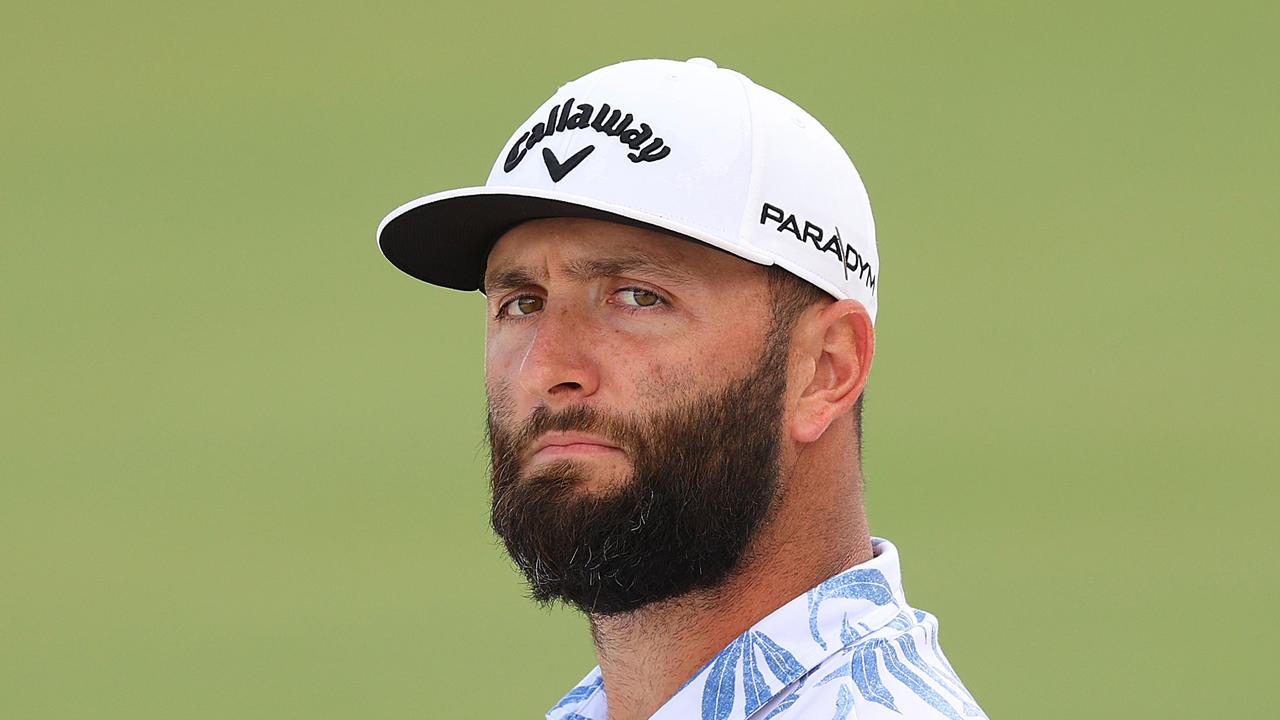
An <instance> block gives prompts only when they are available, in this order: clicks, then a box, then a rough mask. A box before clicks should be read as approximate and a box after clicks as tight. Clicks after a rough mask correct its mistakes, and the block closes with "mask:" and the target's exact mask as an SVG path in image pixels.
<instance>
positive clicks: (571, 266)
mask: <svg viewBox="0 0 1280 720" xmlns="http://www.w3.org/2000/svg"><path fill="white" fill-rule="evenodd" d="M560 270H561V272H562V273H563V274H564V275H565V276H566V277H568V278H569V279H571V280H577V281H585V280H596V279H599V278H605V277H617V276H619V275H630V274H632V273H636V272H640V273H642V274H647V275H656V276H658V277H661V278H662V279H663V280H665V281H668V282H672V283H676V284H683V283H688V282H690V281H691V280H692V279H693V273H691V272H689V271H688V270H687V269H685V268H683V267H681V266H679V265H677V264H676V263H674V262H671V261H668V260H665V259H662V258H657V257H654V256H652V255H646V254H644V253H638V252H637V253H627V254H625V255H614V256H610V257H603V258H592V259H590V260H570V261H569V262H566V263H565V264H564V265H562V266H561V267H560ZM546 280H547V272H546V270H544V269H543V268H536V269H531V268H527V267H512V268H503V269H501V270H495V271H494V272H492V273H490V274H487V275H486V276H485V281H484V288H483V290H484V292H485V294H486V295H488V294H493V293H501V292H505V291H507V290H512V289H514V288H518V287H522V286H524V285H534V284H537V283H540V282H546Z"/></svg>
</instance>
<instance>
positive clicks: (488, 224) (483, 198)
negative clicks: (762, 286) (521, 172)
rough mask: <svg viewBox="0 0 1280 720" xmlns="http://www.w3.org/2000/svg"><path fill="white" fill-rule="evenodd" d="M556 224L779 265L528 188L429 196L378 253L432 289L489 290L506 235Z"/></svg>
mask: <svg viewBox="0 0 1280 720" xmlns="http://www.w3.org/2000/svg"><path fill="white" fill-rule="evenodd" d="M552 217H576V218H590V219H593V220H606V221H609V222H616V223H622V224H626V225H632V226H636V227H642V228H646V229H650V230H657V231H659V232H666V233H674V234H676V235H679V236H682V237H684V238H687V239H691V240H697V241H699V242H703V243H706V244H708V245H711V246H712V247H716V248H719V249H721V250H726V251H728V252H731V253H733V254H734V255H737V256H739V257H742V258H744V259H746V260H750V261H751V262H756V263H760V264H764V265H769V264H772V263H773V262H774V259H773V258H771V257H769V256H767V255H765V254H762V253H757V252H752V251H750V250H748V249H746V248H743V247H740V246H738V245H737V244H736V243H732V242H729V241H726V240H724V239H722V238H717V237H715V236H712V235H709V234H707V233H705V232H702V231H700V230H698V229H696V228H692V227H689V226H686V225H683V224H682V223H678V222H672V221H670V220H668V219H666V218H663V217H661V216H658V215H653V214H650V213H645V212H642V211H637V210H634V209H632V208H620V207H616V206H611V205H609V204H606V203H601V202H600V201H598V200H595V199H594V198H584V197H577V196H573V195H566V194H558V193H551V192H546V191H540V190H535V189H532V188H521V187H500V186H486V187H471V188H462V189H459V190H449V191H446V192H441V193H436V194H434V195H428V196H426V197H424V198H419V199H417V200H414V201H413V202H410V203H406V204H404V205H401V206H400V207H398V208H396V209H395V210H392V211H391V212H390V213H388V214H387V216H386V217H385V218H383V220H382V223H381V224H379V225H378V246H379V247H380V248H381V249H382V254H383V255H386V256H387V259H388V260H390V261H391V263H392V264H393V265H395V266H396V267H397V268H400V269H401V270H402V271H404V272H405V273H408V274H409V275H412V276H413V277H416V278H418V279H419V280H424V281H426V282H429V283H431V284H433V285H441V286H444V287H449V288H455V289H457V290H480V289H483V281H484V271H485V263H486V261H487V259H488V257H489V250H490V249H492V248H493V244H494V243H495V242H497V240H498V238H499V237H501V236H502V234H503V233H505V232H506V231H507V230H510V229H511V228H513V227H515V226H516V225H519V224H520V223H522V222H526V221H528V220H537V219H541V218H552Z"/></svg>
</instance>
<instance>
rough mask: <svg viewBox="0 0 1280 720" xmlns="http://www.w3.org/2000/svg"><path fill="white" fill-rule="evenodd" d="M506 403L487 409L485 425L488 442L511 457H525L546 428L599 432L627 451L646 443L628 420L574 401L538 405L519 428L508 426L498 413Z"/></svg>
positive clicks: (503, 412)
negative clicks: (554, 405)
mask: <svg viewBox="0 0 1280 720" xmlns="http://www.w3.org/2000/svg"><path fill="white" fill-rule="evenodd" d="M507 407H508V406H507V405H506V403H502V402H498V403H494V405H493V407H491V408H490V410H489V415H488V427H489V437H490V446H491V447H501V448H503V449H504V450H505V451H506V454H507V455H509V456H512V457H518V458H525V457H527V456H528V454H529V452H530V450H531V449H532V447H533V444H534V443H535V442H537V440H538V438H539V437H541V436H542V435H544V434H546V433H548V432H583V433H590V434H592V435H598V436H600V437H601V438H603V439H604V440H607V441H608V442H610V443H612V444H613V445H616V446H617V447H619V448H621V449H622V451H623V452H625V453H628V454H630V453H633V452H635V451H637V450H640V449H643V448H644V447H647V445H648V443H647V442H646V441H645V438H644V436H643V434H642V433H641V432H639V431H638V430H637V429H636V428H635V427H634V426H633V425H632V424H631V423H629V422H627V421H626V420H624V419H622V418H619V417H615V416H611V415H607V414H605V413H603V412H600V411H599V410H597V409H595V408H593V407H590V406H587V405H574V406H572V407H568V408H565V409H563V410H551V409H550V408H548V407H546V406H545V405H544V406H539V407H537V408H535V409H534V411H533V412H532V413H530V415H529V418H528V420H526V421H525V422H524V423H523V425H521V426H520V427H518V428H511V426H510V424H507V423H504V422H503V420H502V417H501V416H502V415H504V414H505V413H506V410H507Z"/></svg>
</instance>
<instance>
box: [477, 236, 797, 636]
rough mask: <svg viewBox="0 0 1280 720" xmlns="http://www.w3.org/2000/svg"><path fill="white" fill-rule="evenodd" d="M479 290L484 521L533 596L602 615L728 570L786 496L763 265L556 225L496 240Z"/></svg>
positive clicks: (701, 584) (783, 348) (782, 350)
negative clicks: (484, 322)
mask: <svg viewBox="0 0 1280 720" xmlns="http://www.w3.org/2000/svg"><path fill="white" fill-rule="evenodd" d="M485 291H486V295H487V296H488V303H489V320H488V332H487V340H486V357H485V370H486V389H487V392H488V398H489V442H490V449H491V457H492V466H491V471H492V472H491V480H492V485H493V509H492V521H493V525H494V529H495V531H496V532H497V533H498V534H499V536H500V537H501V538H502V539H503V541H504V543H505V544H506V546H507V549H508V551H509V552H510V553H511V555H512V557H513V559H514V560H515V561H516V563H517V564H518V565H519V566H520V568H521V569H522V570H523V571H524V573H525V575H526V576H527V578H528V580H529V583H530V586H531V588H532V591H533V594H534V597H535V598H537V599H539V600H543V601H549V600H555V599H560V600H564V601H566V602H569V603H571V604H573V605H576V606H577V607H579V608H581V609H582V610H584V611H587V612H593V613H602V614H609V613H618V612H627V611H630V610H634V609H636V608H639V607H641V606H643V605H645V604H648V603H650V602H655V601H659V600H664V599H668V598H672V597H677V596H680V595H683V594H685V593H687V592H689V591H691V590H696V589H700V588H706V587H711V586H714V585H716V584H718V583H719V582H721V581H723V580H724V578H725V577H726V576H727V575H728V574H729V573H731V572H732V571H733V570H734V569H735V568H736V567H738V565H739V563H740V561H741V560H742V556H743V553H744V552H745V550H746V549H747V546H748V544H749V542H750V540H751V539H752V538H753V537H754V536H755V534H756V531H757V530H758V528H759V527H760V525H761V524H762V523H763V522H764V521H765V520H766V519H767V517H768V514H769V510H770V509H771V507H772V506H773V504H774V502H775V498H776V495H777V475H778V462H779V447H780V440H781V418H782V413H783V402H784V395H785V390H786V374H787V342H786V338H785V337H778V336H776V335H775V334H772V333H771V330H772V329H773V328H774V325H773V322H772V320H773V318H772V306H771V299H770V296H769V291H768V286H767V283H766V280H765V275H764V272H763V271H762V269H761V268H760V267H759V266H756V265H753V264H751V263H748V262H746V261H744V260H741V259H738V258H735V257H733V256H731V255H728V254H726V253H722V252H719V251H717V250H713V249H711V248H708V247H705V246H702V245H699V244H697V243H694V242H690V241H686V240H681V239H678V238H674V237H670V236H668V235H664V234H661V233H657V232H652V231H648V230H642V229H638V228H632V227H628V226H624V225H617V224H613V223H606V222H601V221H595V220H583V219H567V218H559V219H548V220H538V221H533V222H529V223H525V224H523V225H521V226H519V227H517V228H515V229H513V230H511V231H510V232H508V233H507V234H506V235H504V236H503V237H502V238H501V239H500V240H499V241H498V243H497V244H496V245H495V246H494V248H493V251H492V252H491V253H490V256H489V262H488V269H487V272H486V275H485Z"/></svg>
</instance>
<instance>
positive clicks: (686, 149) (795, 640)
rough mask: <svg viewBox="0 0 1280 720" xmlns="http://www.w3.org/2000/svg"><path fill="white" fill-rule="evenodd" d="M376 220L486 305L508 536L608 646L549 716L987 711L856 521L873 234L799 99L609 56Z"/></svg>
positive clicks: (427, 272)
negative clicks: (462, 171) (465, 174)
mask: <svg viewBox="0 0 1280 720" xmlns="http://www.w3.org/2000/svg"><path fill="white" fill-rule="evenodd" d="M378 236H379V242H380V245H381V247H382V250H383V252H384V253H385V254H386V256H387V257H388V258H389V259H390V260H391V262H393V263H394V264H395V265H396V266H398V267H399V268H400V269H402V270H404V271H405V272H407V273H409V274H411V275H413V276H415V277H418V278H420V279H423V280H426V281H428V282H432V283H435V284H438V285H443V286H447V287H452V288H458V289H466V290H474V289H480V290H482V291H483V292H484V294H485V295H486V297H487V301H488V320H487V335H486V355H485V380H486V389H487V393H488V400H489V443H490V449H491V457H492V463H491V484H492V490H493V506H492V522H493V527H494V529H495V531H496V532H497V533H498V535H499V536H500V537H501V538H502V540H503V542H504V543H505V544H506V547H507V549H508V551H509V552H510V554H511V556H512V558H513V559H514V560H515V562H516V564H517V565H518V566H519V567H520V569H521V570H522V571H523V572H524V574H525V575H526V577H527V579H528V582H529V584H530V587H531V589H532V591H533V595H534V597H535V598H537V599H538V600H540V601H544V602H551V601H556V600H560V601H564V602H567V603H569V604H571V605H573V606H575V607H577V608H579V609H580V610H582V611H583V612H584V613H585V614H586V615H587V616H588V618H589V620H590V623H591V630H592V637H593V639H594V642H595V646H596V651H597V655H598V658H599V662H600V664H599V667H597V668H596V669H594V670H592V671H591V673H589V674H588V675H587V677H586V678H585V679H584V680H583V681H582V683H580V684H579V685H578V686H577V687H575V688H574V689H573V690H571V691H570V692H569V693H568V694H567V695H566V696H565V697H564V699H563V700H561V701H560V702H559V703H558V704H557V705H556V706H555V707H554V708H552V709H551V710H550V711H549V712H548V713H547V717H548V718H552V719H553V720H581V719H583V718H589V719H592V720H595V719H599V720H604V719H605V718H611V719H612V720H626V719H630V718H645V717H654V718H668V719H669V718H707V719H712V718H714V719H716V720H726V719H729V718H734V719H743V718H753V719H760V718H775V717H776V718H783V719H785V718H811V717H822V718H828V717H834V718H853V717H857V718H880V717H885V718H888V717H894V718H900V717H910V718H936V717H945V718H953V719H959V718H965V717H976V718H981V717H985V715H983V712H982V710H981V709H979V708H978V706H977V703H976V702H975V701H974V700H973V698H972V696H970V694H969V693H968V691H967V690H966V689H965V687H964V685H963V684H962V683H961V682H960V680H959V678H957V677H956V674H955V673H954V672H953V671H952V669H951V666H950V665H949V664H948V663H947V661H946V659H945V658H944V656H943V654H942V651H941V650H940V649H939V646H938V637H937V621H936V620H935V618H933V617H932V616H931V615H928V614H926V613H923V612H920V611H918V610H914V609H912V608H911V607H910V606H909V605H907V602H906V600H905V598H904V596H903V591H902V586H901V580H900V576H899V569H898V555H897V551H896V550H895V548H894V547H893V545H892V544H890V543H889V542H887V541H885V540H881V539H878V538H872V537H871V536H870V534H869V533H868V530H867V522H866V518H865V517H864V514H863V509H862V500H861V491H862V473H861V463H860V457H861V435H862V432H861V406H862V392H863V388H864V386H865V384H866V381H867V374H868V372H869V370H870V367H871V359H872V356H873V353H874V347H875V341H874V332H873V323H874V320H875V313H876V298H877V285H878V281H879V270H880V268H879V260H878V256H877V254H876V245H875V231H874V227H873V225H872V218H871V209H870V205H869V203H868V200H867V196H866V192H865V190H864V189H863V186H862V181H861V180H860V178H859V177H858V174H857V171H856V170H855V169H854V167H853V164H852V163H851V162H850V161H849V158H848V156H847V155H846V154H845V152H844V151H843V150H842V149H841V147H840V145H839V144H838V143H837V142H836V140H835V139H834V138H832V137H831V135H830V134H829V133H828V132H827V131H826V130H825V129H824V128H823V127H822V125H820V124H819V123H818V122H817V121H816V120H815V119H813V118H812V117H811V116H810V115H808V113H806V112H805V111H803V110H801V109H800V108H799V107H797V106H796V105H794V104H793V103H791V102H790V101H788V100H787V99H785V98H783V97H782V96H780V95H777V94H776V93H773V92H771V91H769V90H766V89H764V88H761V87H759V86H757V85H755V84H754V83H752V82H751V81H750V80H749V79H747V78H746V77H744V76H742V75H740V74H738V73H736V72H733V71H730V70H725V69H720V68H717V67H716V66H715V64H714V63H712V62H711V61H709V60H705V59H701V58H696V59H693V60H689V61H688V62H685V63H680V62H673V61H666V60H639V61H632V62H625V63H620V64H617V65H612V66H609V67H605V68H602V69H600V70H597V71H595V72H592V73H590V74H588V75H586V76H584V77H582V78H580V79H578V80H576V81H574V82H571V83H568V84H566V85H564V86H562V87H561V88H560V89H559V90H558V91H557V92H556V93H555V94H554V95H553V96H552V97H551V99H549V100H548V101H547V102H546V103H544V104H543V106H542V107H540V108H539V109H538V110H537V111H535V112H534V114H533V116H532V117H531V118H530V119H529V120H528V121H527V122H526V123H524V124H523V125H521V126H520V127H519V128H517V130H516V132H515V133H514V134H513V135H512V137H511V139H510V140H509V141H508V142H507V144H506V145H505V146H504V147H503V148H502V150H501V152H500V154H499V156H498V159H497V161H496V163H495V164H494V167H493V170H492V172H491V173H490V175H489V179H488V182H487V183H486V185H485V186H484V187H479V188H467V189H463V190H456V191H450V192H444V193H438V194H435V195H431V196H428V197H426V198H422V199H420V200H417V201H414V202H411V203H409V204H407V205H404V206H402V207H400V208H398V209H396V210H395V211H393V212H392V213H391V214H390V215H388V216H387V218H386V219H384V220H383V222H382V225H381V226H380V227H379V229H378Z"/></svg>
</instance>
